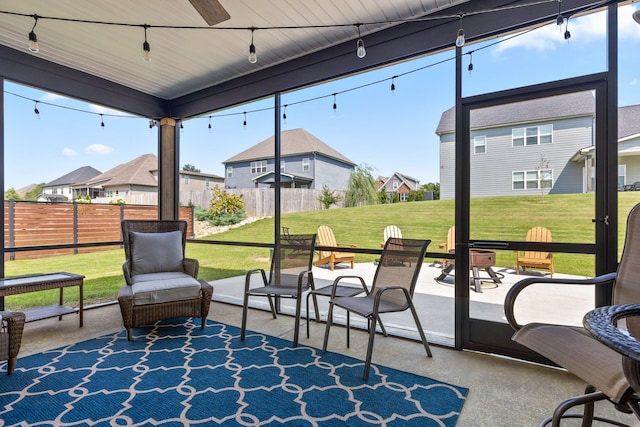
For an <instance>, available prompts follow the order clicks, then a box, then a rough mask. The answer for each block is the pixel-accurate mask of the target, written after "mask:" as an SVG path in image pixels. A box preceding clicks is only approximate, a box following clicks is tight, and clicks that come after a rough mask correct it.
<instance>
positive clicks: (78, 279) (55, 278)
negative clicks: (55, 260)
mask: <svg viewBox="0 0 640 427" xmlns="http://www.w3.org/2000/svg"><path fill="white" fill-rule="evenodd" d="M83 285H84V276H81V275H79V274H73V273H65V272H59V273H50V274H37V275H30V276H20V277H12V278H10V279H0V298H1V301H0V310H3V309H4V297H5V296H9V295H17V294H25V293H28V292H37V291H46V290H50V289H60V297H59V302H58V304H55V305H51V306H47V307H39V308H34V309H32V310H25V311H24V313H25V315H26V321H27V322H33V321H34V320H40V319H47V318H50V317H56V316H57V317H58V319H62V316H63V315H65V314H69V313H75V312H76V309H75V308H73V307H67V306H65V305H63V303H64V298H63V297H64V295H63V292H64V288H68V287H71V286H78V288H79V304H78V305H79V306H78V309H77V311H78V315H79V321H80V327H82V315H83V309H84V306H83Z"/></svg>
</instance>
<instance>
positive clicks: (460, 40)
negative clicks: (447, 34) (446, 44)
mask: <svg viewBox="0 0 640 427" xmlns="http://www.w3.org/2000/svg"><path fill="white" fill-rule="evenodd" d="M463 16H464V15H462V14H460V29H459V30H458V36H457V37H456V46H457V47H462V46H464V42H465V40H464V29H463V28H462V17H463Z"/></svg>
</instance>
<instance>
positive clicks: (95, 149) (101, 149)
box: [84, 144, 113, 156]
mask: <svg viewBox="0 0 640 427" xmlns="http://www.w3.org/2000/svg"><path fill="white" fill-rule="evenodd" d="M112 151H113V148H111V147H109V146H107V145H103V144H91V145H90V146H88V147H87V148H85V149H84V152H85V153H87V154H97V155H99V156H106V155H107V154H109V153H111V152H112Z"/></svg>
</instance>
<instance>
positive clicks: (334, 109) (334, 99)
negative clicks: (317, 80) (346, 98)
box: [333, 93, 338, 113]
mask: <svg viewBox="0 0 640 427" xmlns="http://www.w3.org/2000/svg"><path fill="white" fill-rule="evenodd" d="M336 95H338V94H337V93H334V94H333V112H334V113H335V112H336V110H337V109H338V104H336Z"/></svg>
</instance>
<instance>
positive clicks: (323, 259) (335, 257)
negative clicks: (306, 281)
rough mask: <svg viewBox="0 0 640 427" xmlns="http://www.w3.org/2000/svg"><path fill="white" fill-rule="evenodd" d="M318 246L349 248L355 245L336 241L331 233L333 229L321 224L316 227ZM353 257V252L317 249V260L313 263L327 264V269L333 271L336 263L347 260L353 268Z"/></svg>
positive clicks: (318, 264)
mask: <svg viewBox="0 0 640 427" xmlns="http://www.w3.org/2000/svg"><path fill="white" fill-rule="evenodd" d="M317 244H318V246H332V247H341V246H348V247H350V248H355V247H356V245H354V244H351V243H337V242H336V237H335V236H334V234H333V230H332V229H331V228H330V227H328V226H326V225H321V226H320V227H318V242H317ZM354 258H355V254H354V253H351V252H336V251H326V250H324V251H323V250H321V251H318V260H317V261H316V262H314V263H313V265H315V266H320V265H325V264H328V265H329V270H331V271H333V269H334V268H335V265H336V264H339V263H341V262H349V263H351V268H353V260H354Z"/></svg>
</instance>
